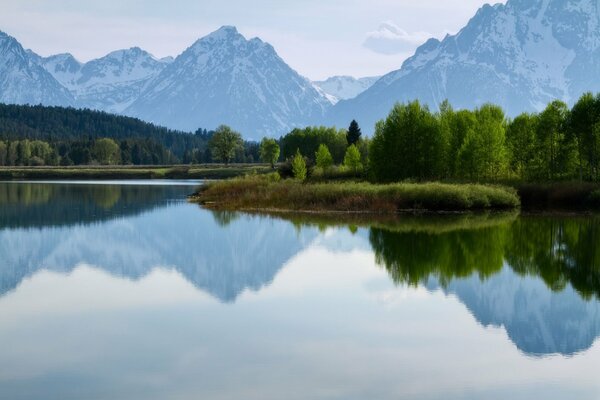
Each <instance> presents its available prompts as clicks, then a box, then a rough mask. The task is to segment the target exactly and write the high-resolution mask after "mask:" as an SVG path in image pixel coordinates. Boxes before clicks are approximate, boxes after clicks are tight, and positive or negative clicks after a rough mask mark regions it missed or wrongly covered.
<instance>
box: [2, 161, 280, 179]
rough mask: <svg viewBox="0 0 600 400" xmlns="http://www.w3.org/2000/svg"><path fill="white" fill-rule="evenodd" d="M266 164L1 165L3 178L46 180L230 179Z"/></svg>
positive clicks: (260, 169)
mask: <svg viewBox="0 0 600 400" xmlns="http://www.w3.org/2000/svg"><path fill="white" fill-rule="evenodd" d="M269 171H270V169H269V168H268V167H266V166H263V165H252V164H247V165H239V164H238V165H229V166H225V165H210V164H208V165H198V166H144V167H138V166H76V167H0V180H33V179H35V180H45V179H90V180H91V179H228V178H234V177H238V176H242V175H246V174H251V173H252V174H253V173H257V174H263V173H267V172H269Z"/></svg>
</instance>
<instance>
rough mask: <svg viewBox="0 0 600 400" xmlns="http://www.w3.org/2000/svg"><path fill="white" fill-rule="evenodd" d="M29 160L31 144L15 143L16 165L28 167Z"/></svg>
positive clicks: (22, 141)
mask: <svg viewBox="0 0 600 400" xmlns="http://www.w3.org/2000/svg"><path fill="white" fill-rule="evenodd" d="M30 159H31V143H30V142H29V140H27V139H25V140H20V141H19V142H18V143H17V164H18V165H29V160H30Z"/></svg>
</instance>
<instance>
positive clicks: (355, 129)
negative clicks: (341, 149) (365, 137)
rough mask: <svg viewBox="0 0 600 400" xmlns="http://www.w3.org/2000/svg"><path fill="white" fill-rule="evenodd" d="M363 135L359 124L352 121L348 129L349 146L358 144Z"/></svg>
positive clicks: (347, 139)
mask: <svg viewBox="0 0 600 400" xmlns="http://www.w3.org/2000/svg"><path fill="white" fill-rule="evenodd" d="M361 135H362V132H361V131H360V127H359V126H358V122H356V120H352V122H351V123H350V127H349V128H348V133H346V141H347V142H348V146H352V145H353V144H357V143H358V141H359V140H360V137H361Z"/></svg>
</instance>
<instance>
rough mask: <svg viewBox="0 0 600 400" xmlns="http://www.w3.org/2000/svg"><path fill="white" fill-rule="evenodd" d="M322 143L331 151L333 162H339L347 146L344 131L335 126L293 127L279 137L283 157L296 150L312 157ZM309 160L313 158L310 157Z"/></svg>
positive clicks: (289, 155) (292, 153)
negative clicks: (290, 130)
mask: <svg viewBox="0 0 600 400" xmlns="http://www.w3.org/2000/svg"><path fill="white" fill-rule="evenodd" d="M322 144H324V145H326V146H327V148H328V149H329V151H330V152H331V156H332V157H333V161H334V163H336V164H341V162H342V161H343V159H344V154H345V153H346V147H347V143H346V132H345V131H344V130H337V129H335V128H326V127H323V126H321V127H308V128H304V129H294V130H293V131H292V132H290V133H288V134H287V135H285V136H284V137H282V138H281V151H282V154H283V158H284V159H288V158H291V157H293V156H294V155H295V154H296V150H300V152H301V153H302V154H306V155H307V156H309V157H313V155H314V154H316V152H317V150H318V149H319V146H320V145H322ZM311 161H315V160H314V159H311Z"/></svg>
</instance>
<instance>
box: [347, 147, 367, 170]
mask: <svg viewBox="0 0 600 400" xmlns="http://www.w3.org/2000/svg"><path fill="white" fill-rule="evenodd" d="M344 166H345V167H347V168H350V169H351V170H352V171H354V172H358V171H359V170H361V169H362V167H363V166H362V163H361V162H360V151H359V150H358V147H356V145H352V146H350V147H348V150H346V156H345V157H344Z"/></svg>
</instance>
